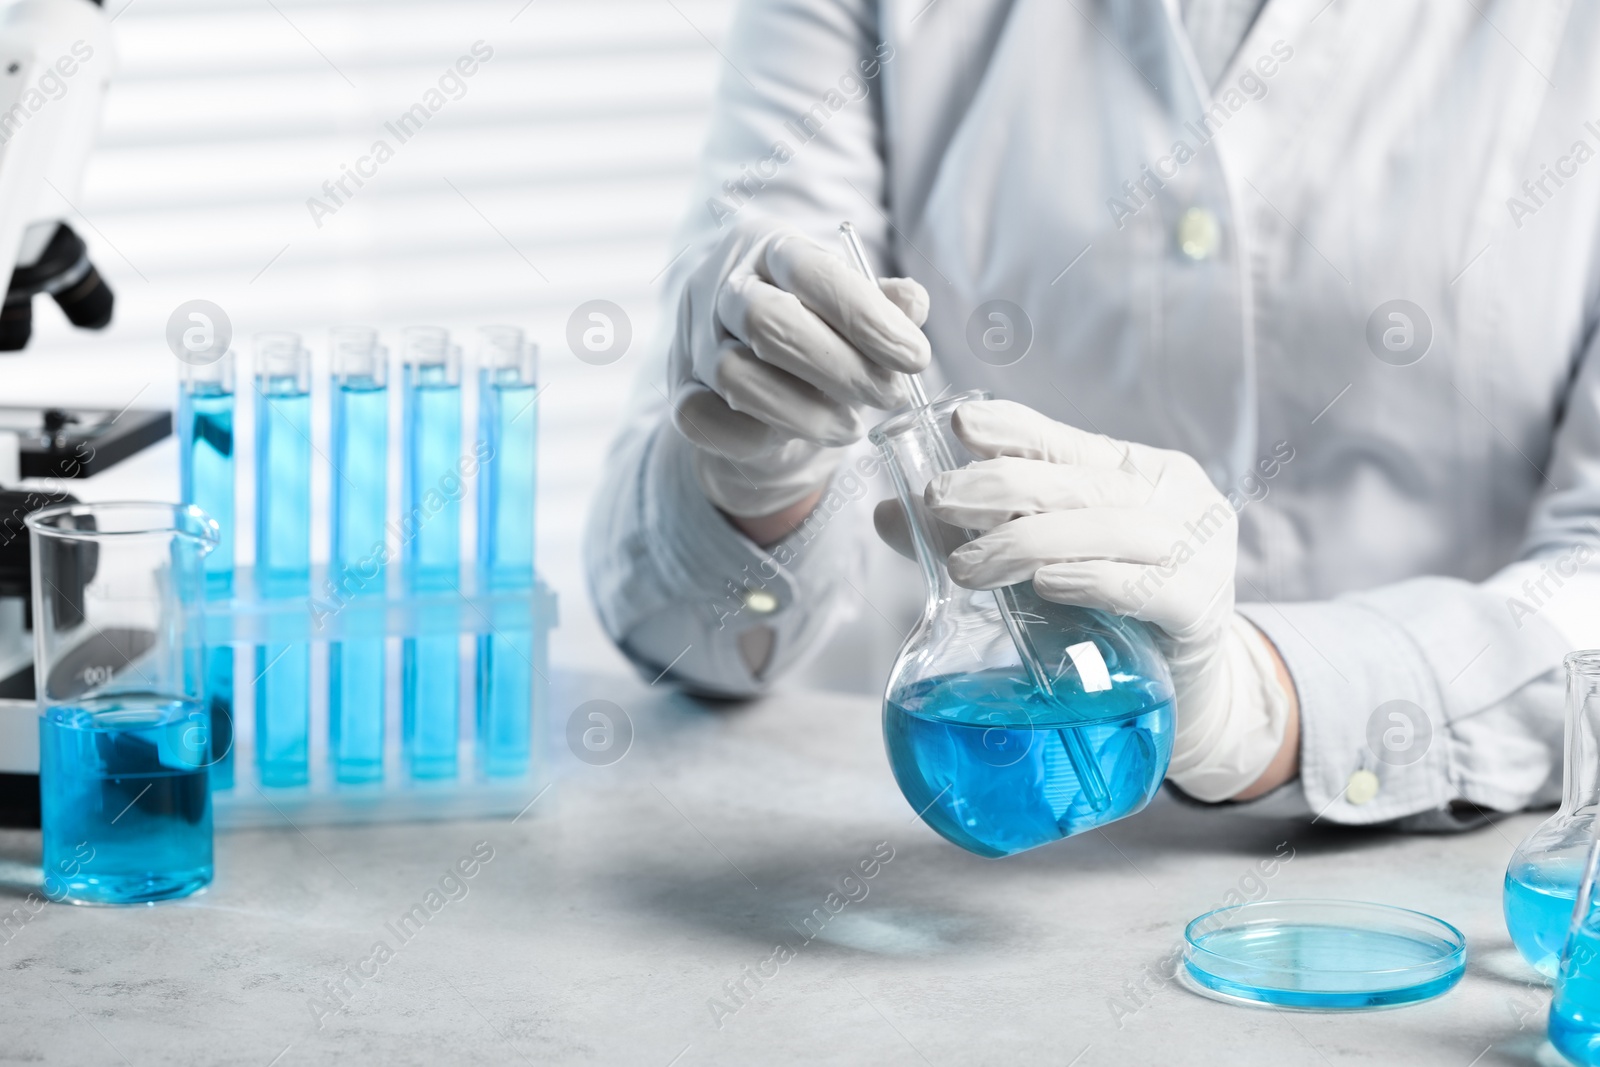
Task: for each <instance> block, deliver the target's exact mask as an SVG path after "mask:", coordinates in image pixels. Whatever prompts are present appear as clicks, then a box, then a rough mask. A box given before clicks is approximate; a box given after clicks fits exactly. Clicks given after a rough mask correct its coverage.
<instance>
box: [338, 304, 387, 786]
mask: <svg viewBox="0 0 1600 1067" xmlns="http://www.w3.org/2000/svg"><path fill="white" fill-rule="evenodd" d="M387 355H388V354H387V352H386V351H385V350H384V349H383V348H382V347H380V346H379V345H378V343H377V333H376V331H374V330H371V329H367V328H365V327H346V328H343V329H338V330H335V331H334V332H333V339H332V359H333V391H332V396H331V401H332V408H333V419H332V422H333V468H334V470H333V552H332V558H331V560H330V564H331V568H330V569H331V570H332V571H333V575H334V582H335V583H336V585H337V586H338V589H339V591H340V594H341V595H342V596H345V597H349V598H351V599H352V600H354V599H356V598H359V597H378V598H381V597H382V596H383V592H384V565H383V552H382V548H383V544H384V539H385V536H386V532H385V530H384V507H385V503H386V493H385V491H384V490H385V483H386V481H387V478H388V449H389V390H388V367H387ZM358 625H359V624H358ZM383 649H384V640H383V635H382V632H381V631H378V632H375V633H374V634H372V635H368V636H357V637H347V638H345V639H344V640H342V641H334V642H331V643H330V644H329V645H328V734H329V736H328V740H329V747H330V749H331V751H332V758H333V771H334V777H335V778H337V779H338V780H339V781H340V782H345V783H351V784H353V783H359V782H376V781H380V780H382V778H383V690H384V668H383Z"/></svg>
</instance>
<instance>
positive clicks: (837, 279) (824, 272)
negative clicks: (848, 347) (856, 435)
mask: <svg viewBox="0 0 1600 1067" xmlns="http://www.w3.org/2000/svg"><path fill="white" fill-rule="evenodd" d="M765 271H766V277H767V278H768V279H769V280H770V281H771V282H772V283H773V284H774V285H776V286H777V287H778V288H780V289H784V290H787V291H788V292H791V293H793V294H795V296H797V297H798V298H799V299H800V302H801V303H802V304H804V305H805V306H806V307H807V308H809V309H811V310H812V311H813V312H815V313H816V314H817V315H819V316H821V317H822V319H823V320H824V321H825V322H827V324H828V325H829V326H831V327H833V329H835V330H836V331H838V333H839V335H840V336H841V337H843V338H845V340H847V341H849V342H850V344H852V345H854V346H855V348H856V350H857V351H859V352H860V353H861V354H862V355H864V356H866V357H867V359H869V360H871V361H872V362H873V363H875V364H877V365H879V366H881V367H886V368H888V369H889V370H894V371H900V372H902V373H907V374H915V373H918V372H920V371H921V370H922V369H923V368H925V367H926V366H927V365H928V361H929V360H930V359H931V358H932V356H933V350H932V348H930V347H929V345H928V339H927V337H925V336H924V335H923V333H922V331H921V330H919V329H918V328H917V324H916V323H914V322H912V321H911V319H909V318H907V317H906V313H905V312H904V311H902V310H901V309H900V308H899V307H898V306H896V304H895V303H894V301H892V300H890V299H889V297H887V296H886V295H885V294H884V292H883V290H882V289H880V288H879V287H878V282H877V279H875V278H867V277H865V276H863V275H862V274H860V273H859V272H858V271H856V270H855V269H854V268H853V267H851V266H850V265H849V264H848V263H846V262H845V261H844V260H843V259H841V258H840V257H838V256H836V255H834V254H833V253H832V252H829V251H828V250H827V249H825V248H823V247H822V246H821V245H818V244H816V243H815V242H813V241H809V240H806V239H804V238H789V239H787V240H779V241H774V242H773V243H772V244H770V245H768V246H767V254H766V257H765Z"/></svg>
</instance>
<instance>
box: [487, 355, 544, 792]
mask: <svg viewBox="0 0 1600 1067" xmlns="http://www.w3.org/2000/svg"><path fill="white" fill-rule="evenodd" d="M484 341H485V344H484V352H483V359H482V366H481V367H480V369H479V372H478V416H479V423H480V426H481V438H482V440H483V441H484V442H485V444H486V445H487V446H488V447H487V454H486V457H485V459H484V460H483V463H482V465H481V466H480V467H479V469H478V573H479V583H480V585H481V586H482V587H483V588H485V589H525V590H527V591H528V595H529V596H530V597H531V596H532V595H533V575H534V567H533V544H534V540H533V524H534V510H533V498H534V482H535V477H534V474H535V461H536V454H535V448H536V444H535V442H536V440H537V435H536V432H535V429H536V427H537V425H538V414H537V411H536V410H535V407H534V399H535V396H536V395H537V393H538V387H537V385H536V384H535V363H536V360H537V356H538V350H537V348H535V347H534V346H532V345H529V344H527V343H525V342H524V341H523V339H522V331H521V330H519V329H516V328H515V327H511V326H492V327H489V328H487V329H485V330H484ZM530 622H531V620H530ZM477 645H478V648H477V652H478V678H477V683H478V684H477V698H478V702H477V703H478V709H477V723H476V726H477V741H478V763H479V770H480V771H482V773H483V774H484V775H486V776H488V777H491V778H498V777H515V776H518V775H521V774H524V773H526V772H527V769H528V758H529V742H530V735H531V729H530V728H531V723H532V714H533V630H532V627H531V625H526V626H512V625H506V626H500V625H497V626H495V627H494V629H493V630H492V631H491V632H490V633H486V634H479V635H478V641H477Z"/></svg>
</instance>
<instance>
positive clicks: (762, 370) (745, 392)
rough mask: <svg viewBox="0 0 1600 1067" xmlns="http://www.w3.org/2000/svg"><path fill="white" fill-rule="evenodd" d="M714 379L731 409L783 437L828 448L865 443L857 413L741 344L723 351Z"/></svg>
mask: <svg viewBox="0 0 1600 1067" xmlns="http://www.w3.org/2000/svg"><path fill="white" fill-rule="evenodd" d="M716 378H717V380H716V381H715V382H712V383H710V384H711V386H712V388H714V389H715V390H716V391H717V392H718V393H721V394H722V398H723V399H724V400H726V401H727V403H728V407H730V408H732V409H733V410H734V411H737V412H742V413H743V414H745V415H749V416H751V417H752V418H755V419H759V420H760V421H761V422H764V423H766V424H767V425H768V426H771V427H774V428H775V429H777V430H778V431H779V432H780V433H783V434H784V435H785V436H788V437H799V438H802V439H804V440H807V441H811V442H813V443H815V444H819V445H824V446H827V447H830V448H837V447H839V446H841V445H847V444H850V443H851V442H853V441H858V440H860V439H861V434H862V433H863V427H862V425H861V417H860V416H859V415H857V414H856V411H855V409H854V408H852V407H851V406H850V405H848V404H842V403H840V402H839V401H837V400H835V399H833V398H832V397H830V396H828V395H827V394H826V393H824V392H822V391H821V390H820V389H818V388H816V387H815V386H813V385H811V384H809V383H808V382H803V381H801V380H800V379H799V378H796V377H795V376H794V375H792V374H790V373H788V372H787V371H782V370H779V369H778V368H777V367H774V366H773V365H772V364H770V363H766V362H764V361H762V360H760V359H757V358H756V355H755V353H754V352H751V351H750V350H749V349H748V348H746V347H744V346H743V345H741V344H737V343H734V342H729V343H727V344H725V345H724V351H723V355H722V359H721V360H720V361H719V362H718V363H717V369H716Z"/></svg>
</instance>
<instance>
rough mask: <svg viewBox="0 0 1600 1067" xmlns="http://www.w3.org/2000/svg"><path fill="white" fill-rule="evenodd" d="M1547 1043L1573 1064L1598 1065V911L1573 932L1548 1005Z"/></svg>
mask: <svg viewBox="0 0 1600 1067" xmlns="http://www.w3.org/2000/svg"><path fill="white" fill-rule="evenodd" d="M1549 1033H1550V1043H1551V1044H1552V1045H1554V1046H1555V1047H1556V1049H1557V1051H1559V1052H1560V1053H1561V1054H1562V1055H1563V1056H1565V1057H1566V1058H1567V1059H1569V1060H1571V1061H1572V1062H1573V1063H1580V1064H1586V1065H1588V1064H1600V912H1597V909H1596V908H1595V907H1594V905H1593V904H1591V905H1590V907H1589V909H1588V914H1587V915H1585V916H1584V917H1583V920H1582V921H1581V922H1578V923H1577V924H1575V928H1574V929H1573V930H1572V940H1571V941H1570V942H1569V943H1568V944H1567V945H1566V949H1565V953H1564V955H1563V957H1562V960H1561V976H1560V978H1559V979H1558V980H1557V981H1556V995H1555V999H1554V1000H1553V1001H1552V1002H1551V1004H1550V1029H1549Z"/></svg>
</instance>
